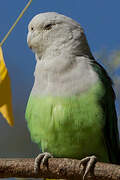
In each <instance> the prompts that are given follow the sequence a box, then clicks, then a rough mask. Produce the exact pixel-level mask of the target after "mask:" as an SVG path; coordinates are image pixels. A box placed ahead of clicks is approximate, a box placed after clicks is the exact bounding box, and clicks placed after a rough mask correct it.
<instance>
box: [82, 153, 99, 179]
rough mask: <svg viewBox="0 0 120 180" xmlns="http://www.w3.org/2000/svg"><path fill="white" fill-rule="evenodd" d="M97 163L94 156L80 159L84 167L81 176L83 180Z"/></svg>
mask: <svg viewBox="0 0 120 180" xmlns="http://www.w3.org/2000/svg"><path fill="white" fill-rule="evenodd" d="M96 162H97V158H96V156H88V157H86V158H83V159H81V163H80V165H81V164H82V165H83V166H84V167H85V172H84V174H83V180H84V179H85V177H86V176H87V174H88V173H89V172H90V171H91V170H92V169H93V168H94V165H95V163H96Z"/></svg>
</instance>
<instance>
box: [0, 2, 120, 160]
mask: <svg viewBox="0 0 120 180" xmlns="http://www.w3.org/2000/svg"><path fill="white" fill-rule="evenodd" d="M0 2H1V4H0V40H2V38H3V37H4V35H5V34H6V33H7V31H8V30H9V28H10V27H11V25H12V24H13V23H14V21H15V20H16V18H17V17H18V15H19V14H20V12H21V10H22V9H23V8H24V7H25V5H26V4H27V2H28V1H27V0H17V1H16V0H1V1H0ZM48 11H56V12H58V13H62V14H64V15H67V16H70V17H71V18H73V19H75V20H76V21H78V22H79V23H80V24H81V25H82V26H83V28H84V29H85V33H86V36H87V39H88V42H89V45H90V47H91V50H92V52H93V54H94V53H95V52H99V51H100V50H101V49H103V48H106V50H107V51H108V52H111V51H114V50H116V49H119V48H120V0H115V1H113V0H101V1H97V0H92V1H90V0H84V1H83V0H74V1H72V0H66V1H65V0H60V1H57V0H51V1H50V0H44V1H42V0H33V2H32V4H31V6H30V7H29V9H28V10H27V12H26V13H25V14H24V16H23V18H22V19H21V20H20V22H19V23H18V24H17V26H16V27H15V29H14V30H13V32H12V33H11V35H10V36H9V37H8V39H7V41H6V42H5V44H4V45H3V51H4V57H5V62H6V64H7V67H8V70H9V73H10V76H11V82H12V93H13V107H14V114H15V126H14V127H13V128H10V127H9V126H8V125H7V123H6V122H5V121H4V120H3V118H1V120H0V136H1V138H0V147H1V151H0V152H1V153H0V156H1V157H3V156H5V157H7V156H8V157H10V156H12V157H13V156H17V157H18V156H20V157H21V156H33V154H34V155H35V153H37V151H38V149H37V146H36V145H35V144H31V141H30V137H29V133H28V131H27V127H26V122H25V119H24V113H25V107H26V102H27V99H28V96H29V93H30V90H31V88H32V85H33V81H34V78H33V72H34V67H35V58H34V54H33V53H32V52H31V50H29V48H28V46H27V42H26V37H27V26H28V23H29V21H30V20H31V18H32V17H33V16H34V15H36V14H38V13H41V12H48ZM34 152H35V153H34Z"/></svg>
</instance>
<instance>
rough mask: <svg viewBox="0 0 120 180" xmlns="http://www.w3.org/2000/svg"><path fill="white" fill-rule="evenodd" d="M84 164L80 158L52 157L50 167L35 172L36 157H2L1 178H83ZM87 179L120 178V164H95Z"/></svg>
mask: <svg viewBox="0 0 120 180" xmlns="http://www.w3.org/2000/svg"><path fill="white" fill-rule="evenodd" d="M83 172H84V168H83V166H81V167H80V160H75V159H67V158H50V159H49V160H48V167H45V166H40V171H39V173H38V174H36V173H34V159H26V158H25V159H2V158H1V159H0V178H9V177H17V178H18V177H19V178H43V177H44V178H54V179H72V180H73V179H75V180H76V179H79V180H80V179H82V175H83ZM86 179H87V180H120V166H118V165H114V164H107V163H100V162H97V163H96V164H95V168H94V172H91V173H90V174H89V175H88V177H87V178H86Z"/></svg>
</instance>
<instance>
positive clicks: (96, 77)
mask: <svg viewBox="0 0 120 180" xmlns="http://www.w3.org/2000/svg"><path fill="white" fill-rule="evenodd" d="M27 43H28V46H29V47H30V48H31V50H32V51H33V52H34V53H35V58H36V67H35V72H34V78H35V80H34V85H33V88H32V91H31V93H30V97H29V99H28V103H27V108H26V113H25V116H26V120H27V124H28V129H29V131H30V134H31V138H32V140H33V141H34V142H35V143H37V144H38V146H39V148H40V149H42V153H41V154H40V155H38V156H37V157H36V160H35V169H36V170H38V168H39V167H38V164H39V161H40V162H43V163H44V162H45V161H47V160H48V158H50V157H56V158H75V159H80V160H81V163H82V164H86V170H85V173H84V177H83V179H84V178H85V177H86V175H87V174H88V172H89V171H90V168H91V167H92V164H93V163H94V162H96V159H97V160H98V161H102V162H107V163H114V164H120V147H119V133H118V126H117V114H116V108H115V98H116V97H115V93H114V90H113V82H112V80H111V78H110V77H109V75H108V73H107V72H106V70H105V69H104V68H103V66H102V65H101V64H99V63H98V62H97V61H96V59H95V58H94V56H93V55H92V52H91V50H90V48H89V45H88V41H87V38H86V35H85V32H84V29H83V28H82V27H81V25H80V24H79V23H78V22H76V21H75V20H73V19H72V18H70V17H67V16H65V15H63V14H59V13H56V12H45V13H40V14H37V15H36V16H34V17H33V18H32V20H31V21H30V23H29V25H28V35H27Z"/></svg>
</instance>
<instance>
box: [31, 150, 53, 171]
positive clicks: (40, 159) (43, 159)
mask: <svg viewBox="0 0 120 180" xmlns="http://www.w3.org/2000/svg"><path fill="white" fill-rule="evenodd" d="M52 157H53V156H52V155H51V154H50V153H48V152H44V153H41V154H39V155H38V156H37V157H36V158H35V163H34V172H35V173H38V172H39V167H40V164H43V165H47V163H48V159H49V158H52Z"/></svg>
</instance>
